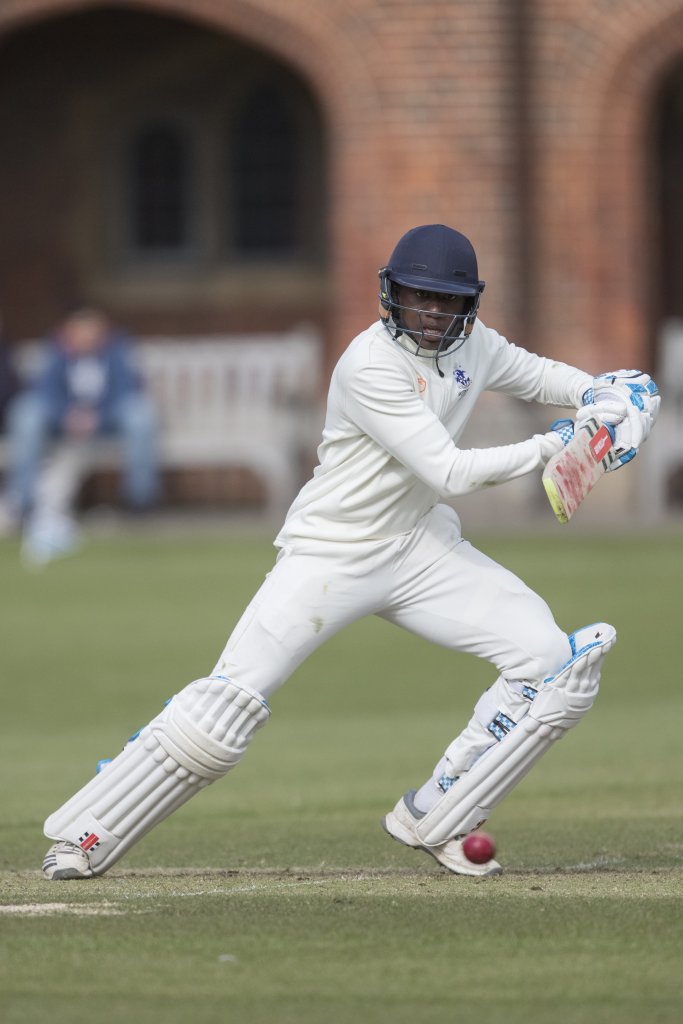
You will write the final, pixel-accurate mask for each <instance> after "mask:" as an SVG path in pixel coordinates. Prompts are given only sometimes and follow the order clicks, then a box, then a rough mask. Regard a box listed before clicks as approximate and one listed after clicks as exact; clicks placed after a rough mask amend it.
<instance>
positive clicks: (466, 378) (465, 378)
mask: <svg viewBox="0 0 683 1024" xmlns="http://www.w3.org/2000/svg"><path fill="white" fill-rule="evenodd" d="M453 381H454V383H455V386H456V387H457V389H458V391H459V395H458V397H459V398H464V396H465V395H466V394H467V392H468V391H469V389H470V386H471V384H472V378H471V377H470V375H469V374H468V373H467V371H466V370H463V368H462V366H456V368H455V369H454V370H453Z"/></svg>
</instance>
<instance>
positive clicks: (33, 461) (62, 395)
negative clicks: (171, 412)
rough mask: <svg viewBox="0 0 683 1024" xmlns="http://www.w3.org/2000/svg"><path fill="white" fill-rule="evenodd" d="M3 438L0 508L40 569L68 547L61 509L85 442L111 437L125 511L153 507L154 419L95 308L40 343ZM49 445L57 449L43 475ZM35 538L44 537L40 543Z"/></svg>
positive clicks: (77, 476)
mask: <svg viewBox="0 0 683 1024" xmlns="http://www.w3.org/2000/svg"><path fill="white" fill-rule="evenodd" d="M8 435H9V444H10V458H9V462H10V465H9V469H8V479H7V487H6V495H5V504H6V509H7V511H8V513H9V515H10V516H11V517H14V519H15V521H16V523H17V524H19V523H20V522H22V521H23V522H25V524H26V531H27V532H26V535H25V536H26V538H27V540H28V543H29V545H33V547H35V548H36V551H35V554H36V555H37V556H40V554H41V553H40V551H39V550H37V549H38V548H40V546H41V544H42V545H43V546H44V547H45V552H44V554H45V556H46V560H47V558H49V557H50V556H51V555H53V554H60V553H65V552H66V551H67V550H70V549H71V548H73V547H74V546H75V531H74V524H73V516H72V508H71V506H72V503H73V501H74V500H75V497H76V494H77V491H78V485H79V484H80V482H81V480H82V479H83V477H84V475H85V473H86V472H87V470H88V468H89V464H90V459H91V455H92V451H93V447H92V441H93V440H94V439H96V438H101V437H118V438H120V440H121V445H122V462H123V471H122V477H121V480H122V497H123V500H124V501H125V502H126V504H127V505H128V506H129V507H131V508H133V509H145V508H148V507H150V506H151V505H153V504H154V502H155V501H156V500H157V497H158V492H159V475H158V462H157V443H156V442H157V429H156V417H155V411H154V408H153V405H152V402H151V401H150V398H149V396H148V395H147V394H146V393H145V390H144V386H143V382H142V379H141V377H140V374H139V373H138V371H137V370H136V368H135V365H134V362H133V351H132V342H131V339H130V337H129V336H128V335H126V334H125V333H124V332H122V331H121V330H119V329H117V328H114V327H113V326H112V325H111V324H110V322H109V320H108V318H107V317H106V315H105V314H104V313H103V312H102V311H100V310H99V309H96V308H93V307H90V306H79V307H77V308H75V309H74V310H73V311H72V312H71V313H69V314H68V315H67V317H66V318H65V320H64V321H63V323H62V324H61V326H60V327H59V328H58V330H57V331H56V333H55V334H54V335H53V336H52V337H51V338H49V339H48V341H47V348H46V353H45V362H44V365H43V368H42V370H41V371H40V372H39V374H38V375H37V377H36V378H35V379H34V381H33V382H32V383H31V385H30V386H29V387H28V388H27V389H26V390H25V391H24V392H23V393H22V394H20V395H19V396H18V397H17V398H16V399H15V400H14V402H13V403H12V404H11V406H10V408H9V411H8ZM53 438H57V439H59V440H60V442H61V443H60V444H59V445H58V446H57V448H56V451H55V456H54V458H53V459H52V460H51V461H48V463H47V466H45V467H44V468H43V456H44V453H45V450H46V446H47V443H48V441H50V440H51V439H53ZM45 531H47V532H48V533H50V536H49V537H45V538H43V540H40V537H41V535H42V533H45ZM32 538H33V540H35V542H36V543H35V544H33V540H32ZM43 541H44V543H43ZM53 548H54V550H52V549H53Z"/></svg>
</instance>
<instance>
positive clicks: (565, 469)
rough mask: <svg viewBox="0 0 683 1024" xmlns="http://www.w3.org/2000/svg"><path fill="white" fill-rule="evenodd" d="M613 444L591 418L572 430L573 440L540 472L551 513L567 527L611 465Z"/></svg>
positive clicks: (601, 426)
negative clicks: (573, 432) (573, 431)
mask: <svg viewBox="0 0 683 1024" xmlns="http://www.w3.org/2000/svg"><path fill="white" fill-rule="evenodd" d="M615 458H616V456H615V454H614V441H613V438H612V435H611V434H610V432H609V430H608V429H607V427H606V426H605V425H604V423H601V422H600V421H599V420H598V419H595V417H592V418H591V419H588V420H585V422H584V423H582V424H581V426H579V427H577V428H576V432H575V434H574V437H573V438H572V440H571V441H570V442H569V444H568V445H566V446H565V447H564V448H563V449H562V451H561V452H558V453H557V455H553V457H552V459H550V461H549V462H548V464H547V465H546V467H545V469H544V470H543V477H542V480H543V486H544V487H545V492H546V494H547V495H548V501H549V502H550V504H551V506H552V509H553V512H554V513H555V515H556V516H557V518H558V519H559V521H560V522H561V523H568V522H569V520H570V519H571V517H572V516H573V515H574V513H575V512H576V510H577V508H578V507H579V505H580V504H581V502H582V501H583V500H584V499H585V497H586V496H587V495H588V493H589V492H590V491H591V490H592V489H593V487H595V485H596V483H597V482H598V480H599V479H600V477H601V476H602V475H603V473H606V472H607V470H608V469H609V468H610V466H611V465H612V463H613V462H614V461H615Z"/></svg>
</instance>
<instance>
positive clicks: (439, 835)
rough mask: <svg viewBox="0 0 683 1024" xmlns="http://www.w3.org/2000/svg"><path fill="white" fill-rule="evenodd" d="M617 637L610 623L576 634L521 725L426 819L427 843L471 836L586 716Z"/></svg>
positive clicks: (421, 830)
mask: <svg viewBox="0 0 683 1024" xmlns="http://www.w3.org/2000/svg"><path fill="white" fill-rule="evenodd" d="M616 636H617V635H616V632H615V630H614V628H613V627H612V626H610V625H608V624H607V623H605V622H599V623H595V624H594V625H592V626H586V627H584V629H580V630H577V631H576V633H572V634H571V636H570V637H569V640H570V644H571V647H572V652H573V653H572V657H571V658H570V659H569V661H568V662H567V663H566V665H563V666H562V668H561V669H560V670H559V672H557V673H556V674H555V675H553V676H549V677H548V678H547V679H545V680H544V681H543V683H542V684H541V685H540V686H539V688H538V692H537V693H536V696H535V697H534V698H533V700H532V701H531V704H530V707H529V710H528V712H527V713H526V714H525V715H524V717H523V718H522V720H521V721H520V722H519V724H517V725H515V723H514V722H512V723H510V724H511V726H512V728H510V729H509V731H507V732H506V733H505V734H504V735H502V738H500V740H499V742H498V743H496V744H495V745H494V746H492V747H491V748H489V749H488V750H487V751H486V752H485V753H484V754H483V755H482V756H481V757H480V758H479V759H478V760H477V761H475V763H474V764H473V765H472V767H471V768H470V769H469V771H466V772H464V773H463V774H462V775H461V776H460V777H459V778H458V779H456V781H455V782H454V783H453V785H452V786H451V787H450V789H449V790H448V791H447V792H446V793H445V794H444V796H443V797H441V799H440V800H439V801H438V802H437V803H436V804H435V805H434V807H433V808H432V809H431V810H430V811H428V812H427V814H426V815H425V816H424V818H422V819H421V820H420V822H419V823H418V825H417V826H416V828H417V832H418V835H419V836H420V839H421V840H422V842H423V843H424V844H425V846H437V845H439V844H440V843H444V842H446V840H448V839H452V838H455V837H459V836H463V835H466V834H467V833H468V832H471V831H472V829H474V828H476V827H477V826H478V825H480V824H481V823H482V822H484V821H486V819H487V818H488V817H489V815H490V813H491V811H492V810H493V808H494V807H495V806H496V805H497V804H498V803H499V802H500V801H501V800H502V799H503V797H505V796H506V795H507V794H508V793H509V792H510V790H511V789H513V788H514V786H516V785H517V783H518V782H519V781H520V780H521V779H522V778H523V777H524V776H525V775H526V773H527V772H528V771H529V769H530V768H532V767H533V765H534V764H535V763H536V761H538V759H539V758H540V757H541V756H542V755H543V754H544V753H545V751H546V750H547V749H548V747H549V746H550V745H551V744H552V743H554V742H555V741H556V740H558V739H561V738H562V736H564V735H565V734H566V733H567V732H568V730H569V729H571V728H573V726H575V725H576V724H577V723H578V722H579V721H580V720H581V719H582V718H583V716H584V715H585V714H586V712H587V711H589V710H590V708H591V707H592V705H593V701H594V700H595V698H596V696H597V693H598V686H599V682H600V671H601V667H602V660H603V658H604V657H605V655H606V654H607V652H608V651H609V650H611V648H612V647H613V646H614V644H615V643H616Z"/></svg>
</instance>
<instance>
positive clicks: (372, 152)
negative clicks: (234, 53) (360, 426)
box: [0, 0, 385, 353]
mask: <svg viewBox="0 0 683 1024" xmlns="http://www.w3.org/2000/svg"><path fill="white" fill-rule="evenodd" d="M112 6H116V2H115V0H114V2H113V3H112V0H8V2H7V3H4V4H2V6H1V7H0V34H4V33H7V32H11V31H14V30H16V29H19V28H23V27H28V26H29V25H30V24H31V22H36V21H39V20H44V19H47V18H53V17H59V16H62V15H67V14H76V13H80V12H83V13H85V12H87V11H91V10H96V9H97V8H98V7H109V8H111V7H112ZM120 6H121V7H122V9H126V10H130V9H135V8H138V9H140V10H141V11H145V12H147V13H155V12H156V13H158V14H159V15H160V16H165V15H167V16H176V17H181V18H183V19H185V20H188V21H193V22H196V23H200V24H202V25H204V26H205V27H208V28H214V29H215V30H216V31H219V32H225V33H228V34H230V35H233V36H236V37H237V38H240V39H242V40H243V41H244V42H245V43H248V44H250V45H252V46H254V47H256V48H259V49H261V50H265V51H266V52H270V53H271V54H272V55H273V57H275V58H278V59H279V60H281V61H284V62H285V63H287V64H288V65H289V66H290V67H291V68H292V69H294V70H296V71H297V72H298V73H299V74H300V75H301V76H302V77H303V78H304V79H305V80H306V81H307V82H308V84H309V85H310V87H311V89H312V91H313V93H314V95H315V96H316V97H317V98H318V101H319V103H320V106H321V108H322V112H323V118H324V120H325V122H326V123H327V126H328V141H329V146H330V161H329V173H330V195H331V203H330V210H329V215H330V234H331V238H330V243H331V244H330V253H331V265H330V279H331V280H332V281H333V282H334V283H335V286H336V287H335V288H334V289H333V290H332V294H331V298H330V303H331V316H330V325H331V327H330V348H331V351H332V352H333V353H334V352H335V351H338V350H339V349H340V348H341V347H342V346H343V345H344V344H345V343H346V342H347V341H348V337H349V336H350V335H352V333H354V332H355V330H356V329H358V327H359V326H360V324H359V322H358V319H357V317H358V312H357V311H356V312H355V313H354V311H353V308H352V309H351V310H350V309H349V306H348V303H347V304H342V302H341V296H342V295H343V294H344V293H346V294H353V295H356V296H357V295H358V294H359V292H360V294H363V293H366V294H367V293H368V282H370V281H373V280H374V277H375V272H376V261H374V260H373V259H372V258H371V255H370V254H369V253H368V246H367V238H368V233H369V232H371V231H373V229H375V228H377V227H381V225H382V224H383V223H384V221H385V210H384V205H383V192H382V188H381V180H382V177H381V174H380V166H381V158H380V154H379V152H378V148H377V135H376V132H375V130H374V128H375V126H376V124H377V122H378V120H379V113H378V101H377V99H376V93H375V87H374V83H373V81H372V78H371V77H370V75H369V74H368V72H367V66H368V61H367V55H366V54H360V53H359V52H358V49H357V47H354V45H353V44H352V42H351V40H350V39H349V37H347V36H346V35H345V34H344V33H343V32H340V31H339V30H338V28H337V27H335V26H334V25H333V24H332V23H331V22H330V21H329V19H328V17H327V14H326V9H325V5H324V4H306V5H305V7H306V10H305V12H304V11H302V9H301V5H300V4H292V8H291V16H290V15H289V13H283V11H282V6H281V5H280V4H275V3H272V4H270V5H269V4H268V3H267V2H266V3H262V2H261V3H259V2H251V0H229V2H226V0H193V3H192V4H191V5H189V4H188V3H187V2H186V0H126V3H125V4H123V3H122V4H120ZM304 15H305V16H304ZM368 211H371V213H370V217H368ZM352 305H353V304H352ZM366 313H367V310H366ZM366 319H367V315H366V316H364V317H363V321H365V320H366Z"/></svg>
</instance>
